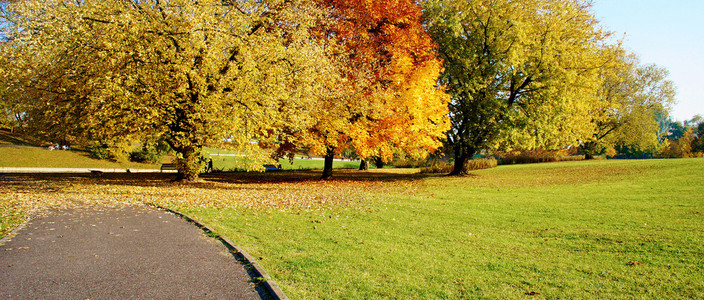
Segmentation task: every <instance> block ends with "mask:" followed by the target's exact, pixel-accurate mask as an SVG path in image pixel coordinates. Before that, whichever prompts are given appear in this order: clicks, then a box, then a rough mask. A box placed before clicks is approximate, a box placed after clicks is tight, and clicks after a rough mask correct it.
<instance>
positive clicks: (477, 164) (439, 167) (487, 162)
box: [420, 157, 498, 174]
mask: <svg viewBox="0 0 704 300" xmlns="http://www.w3.org/2000/svg"><path fill="white" fill-rule="evenodd" d="M496 166H498V161H497V160H496V159H495V158H493V157H489V158H477V159H472V160H470V161H468V162H467V170H469V171H471V170H481V169H490V168H495V167H496ZM454 167H455V166H454V165H453V164H452V163H449V162H444V161H434V162H433V164H432V165H430V166H428V167H424V168H421V169H420V173H421V174H438V173H450V172H452V170H453V169H454Z"/></svg>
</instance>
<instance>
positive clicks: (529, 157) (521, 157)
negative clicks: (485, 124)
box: [497, 150, 584, 165]
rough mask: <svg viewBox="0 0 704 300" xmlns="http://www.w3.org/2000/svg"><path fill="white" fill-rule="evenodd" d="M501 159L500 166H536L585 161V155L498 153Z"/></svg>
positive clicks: (534, 152) (557, 152)
mask: <svg viewBox="0 0 704 300" xmlns="http://www.w3.org/2000/svg"><path fill="white" fill-rule="evenodd" d="M497 154H498V155H499V156H500V157H501V158H500V159H499V162H498V163H499V165H514V164H534V163H545V162H558V161H578V160H584V155H568V154H566V153H565V152H563V151H546V150H534V151H523V152H520V153H518V154H508V153H497Z"/></svg>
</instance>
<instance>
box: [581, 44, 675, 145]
mask: <svg viewBox="0 0 704 300" xmlns="http://www.w3.org/2000/svg"><path fill="white" fill-rule="evenodd" d="M668 75H669V72H668V71H667V70H666V69H665V68H662V67H658V66H656V65H641V64H640V62H639V60H638V57H637V56H635V55H633V54H631V55H622V56H620V57H619V59H618V60H617V63H616V64H614V66H613V67H612V68H607V69H604V70H603V73H602V75H601V76H602V79H603V83H602V88H601V89H600V91H599V95H600V97H601V98H602V102H601V105H600V106H598V107H596V108H594V109H593V110H592V123H593V124H594V125H595V127H596V130H595V131H594V134H593V136H592V137H591V138H590V139H588V140H586V141H585V142H584V143H583V144H582V145H581V149H582V151H583V152H584V153H585V155H586V156H587V158H591V157H593V156H594V155H598V154H602V153H603V152H604V150H606V149H608V148H612V147H616V146H618V147H619V148H623V149H635V150H637V151H642V150H645V149H655V148H656V146H657V145H658V143H659V141H658V131H659V124H658V116H659V115H661V116H666V115H667V112H668V111H669V110H670V107H671V105H672V104H673V103H674V102H675V94H676V93H675V87H674V84H673V83H672V81H670V80H668V79H667V77H668Z"/></svg>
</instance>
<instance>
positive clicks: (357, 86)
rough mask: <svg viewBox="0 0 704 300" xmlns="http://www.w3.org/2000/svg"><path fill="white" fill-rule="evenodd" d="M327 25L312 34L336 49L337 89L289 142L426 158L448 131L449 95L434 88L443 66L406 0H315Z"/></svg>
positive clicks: (415, 8)
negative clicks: (315, 119)
mask: <svg viewBox="0 0 704 300" xmlns="http://www.w3.org/2000/svg"><path fill="white" fill-rule="evenodd" d="M317 2H318V3H319V4H320V5H321V6H322V7H324V8H327V9H329V17H330V18H331V19H332V20H333V21H332V22H328V23H325V24H324V26H321V27H320V28H318V30H319V31H318V35H319V37H320V38H321V40H322V41H323V42H325V43H327V45H329V47H331V48H333V49H336V51H334V52H333V53H332V54H331V55H332V57H331V59H333V60H336V61H338V62H340V63H339V64H338V66H340V68H339V69H338V71H339V81H338V82H336V89H337V90H336V92H335V93H333V94H331V97H329V98H327V99H325V101H324V102H323V104H322V105H323V110H322V111H321V112H320V114H319V115H317V117H318V122H316V123H315V125H314V126H312V127H310V128H309V129H308V130H306V131H302V132H299V133H298V137H299V139H296V140H295V141H294V142H295V143H298V144H297V145H293V146H299V145H303V146H306V147H309V148H310V149H311V151H312V152H313V153H315V154H318V155H324V156H326V159H327V161H328V164H326V166H327V167H326V169H325V170H324V176H323V177H329V176H330V175H331V172H332V169H331V167H332V158H333V156H334V155H335V154H338V153H340V152H342V151H343V150H345V149H348V148H351V149H354V151H355V152H356V154H357V155H358V156H359V157H361V158H369V157H377V158H380V159H381V160H383V161H388V160H391V159H392V157H393V153H394V150H395V149H400V150H402V151H404V152H406V153H408V154H410V155H411V156H413V157H425V156H426V155H427V154H428V153H429V152H433V151H435V150H436V149H438V148H439V147H440V146H441V145H442V143H441V141H440V140H441V138H442V137H443V133H444V131H446V130H447V128H448V122H447V103H448V101H449V98H448V96H447V95H446V94H445V93H444V91H443V89H442V87H440V86H438V84H437V81H438V75H439V72H440V71H441V68H442V64H441V62H440V61H439V60H438V59H437V58H436V52H435V49H436V45H435V43H434V42H433V41H432V40H431V38H430V36H429V35H428V34H427V32H426V30H425V28H424V27H423V24H422V23H421V7H420V6H419V5H418V4H417V3H416V2H415V1H412V0H384V1H378V0H377V1H371V0H364V1H343V0H319V1H317Z"/></svg>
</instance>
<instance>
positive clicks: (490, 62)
mask: <svg viewBox="0 0 704 300" xmlns="http://www.w3.org/2000/svg"><path fill="white" fill-rule="evenodd" d="M421 2H422V3H423V4H424V6H425V17H426V18H425V19H426V23H427V26H428V28H429V31H430V33H431V35H432V36H433V38H434V40H435V41H436V42H437V43H438V44H439V53H440V57H441V58H442V59H443V60H444V62H445V65H444V67H445V71H444V72H443V74H442V77H441V82H442V83H444V84H446V85H447V87H448V92H449V93H450V94H451V95H452V102H451V104H450V118H451V120H452V129H451V130H450V131H449V133H448V135H447V138H448V146H449V148H451V149H452V151H453V152H454V157H455V166H454V169H453V171H452V173H451V174H453V175H461V174H465V173H467V168H466V162H467V161H468V160H470V159H471V158H472V156H473V155H474V154H475V153H477V152H478V151H482V150H490V149H495V148H503V149H505V150H510V149H512V148H513V149H516V148H521V149H531V148H536V147H542V148H558V147H564V146H566V145H569V144H578V141H579V140H580V139H584V137H585V136H587V137H588V136H590V135H591V133H592V132H593V129H594V128H593V125H592V124H591V123H590V122H589V121H590V117H589V111H590V108H591V107H593V106H595V105H597V104H598V103H599V99H598V97H597V96H596V88H597V87H598V86H599V80H600V79H599V77H598V70H599V69H600V68H602V67H604V65H605V64H607V63H608V61H609V57H610V54H609V51H608V48H607V47H606V42H605V41H606V38H607V36H608V33H606V32H604V31H603V30H602V29H601V28H600V27H599V25H598V23H597V21H596V20H595V18H594V16H593V15H592V14H591V12H590V11H589V5H588V4H585V3H583V1H578V0H568V1H564V0H537V1H533V0H530V1H529V0H517V1H516V0H512V1H508V0H478V1H463V0H426V1H421Z"/></svg>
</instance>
